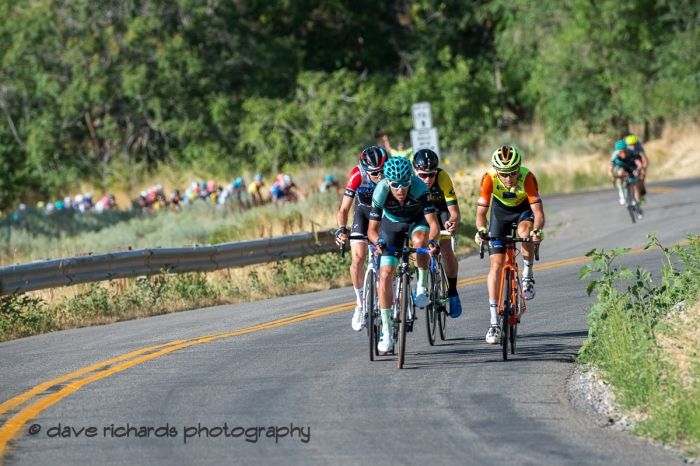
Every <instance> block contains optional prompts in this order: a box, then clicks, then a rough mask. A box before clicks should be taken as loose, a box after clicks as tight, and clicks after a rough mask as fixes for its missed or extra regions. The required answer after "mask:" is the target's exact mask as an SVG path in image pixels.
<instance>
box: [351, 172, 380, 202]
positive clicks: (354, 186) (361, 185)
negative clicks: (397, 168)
mask: <svg viewBox="0 0 700 466" xmlns="http://www.w3.org/2000/svg"><path fill="white" fill-rule="evenodd" d="M376 186H377V185H376V184H374V183H373V182H372V179H371V178H370V177H369V174H368V173H367V171H365V170H364V169H363V168H362V167H361V166H360V165H358V166H356V167H355V168H353V169H352V171H351V172H350V175H349V176H348V182H347V184H346V185H345V195H346V196H348V197H354V198H355V203H356V205H361V206H365V207H372V194H374V188H375V187H376ZM355 196H357V197H355Z"/></svg>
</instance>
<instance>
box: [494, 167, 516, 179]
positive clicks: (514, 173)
mask: <svg viewBox="0 0 700 466" xmlns="http://www.w3.org/2000/svg"><path fill="white" fill-rule="evenodd" d="M518 173H520V169H519V168H518V169H517V170H514V171H512V172H498V176H502V177H503V178H509V177H511V176H515V175H517V174H518Z"/></svg>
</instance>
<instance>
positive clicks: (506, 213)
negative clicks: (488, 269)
mask: <svg viewBox="0 0 700 466" xmlns="http://www.w3.org/2000/svg"><path fill="white" fill-rule="evenodd" d="M534 221H535V214H533V213H532V210H531V209H530V203H529V202H523V203H522V204H521V205H520V206H518V207H517V208H516V209H514V210H507V209H505V208H504V207H502V206H500V205H498V204H497V203H493V205H492V206H491V219H490V221H489V236H494V237H498V238H505V237H506V236H509V235H510V234H511V233H512V232H513V224H514V223H515V224H516V225H520V222H534ZM505 253H506V245H505V243H503V242H502V241H489V254H505Z"/></svg>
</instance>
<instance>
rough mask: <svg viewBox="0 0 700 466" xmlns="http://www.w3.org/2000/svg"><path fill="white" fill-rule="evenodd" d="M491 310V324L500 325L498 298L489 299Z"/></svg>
mask: <svg viewBox="0 0 700 466" xmlns="http://www.w3.org/2000/svg"><path fill="white" fill-rule="evenodd" d="M489 310H490V311H491V325H498V300H497V299H489Z"/></svg>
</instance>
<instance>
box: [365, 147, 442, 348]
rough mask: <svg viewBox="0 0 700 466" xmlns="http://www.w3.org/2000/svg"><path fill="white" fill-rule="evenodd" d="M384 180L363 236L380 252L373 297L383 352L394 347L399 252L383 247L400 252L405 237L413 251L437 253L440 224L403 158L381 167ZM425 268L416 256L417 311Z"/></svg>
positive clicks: (424, 291) (422, 301)
mask: <svg viewBox="0 0 700 466" xmlns="http://www.w3.org/2000/svg"><path fill="white" fill-rule="evenodd" d="M384 178H385V181H384V182H383V183H379V184H378V185H377V187H376V189H375V190H374V194H373V195H372V210H371V211H370V214H369V215H370V222H369V229H368V230H367V236H368V238H369V240H370V241H371V242H372V243H374V245H375V246H376V247H377V249H378V250H379V252H381V259H380V262H379V266H380V267H379V289H378V290H377V291H378V292H377V295H378V296H379V307H380V309H381V314H382V335H381V338H380V340H379V345H378V346H377V349H378V350H379V351H382V352H387V351H390V350H391V348H392V346H393V345H394V341H393V339H394V338H393V335H392V328H391V304H392V301H393V293H392V283H393V282H394V277H395V276H396V266H397V265H398V263H399V260H398V257H400V256H401V253H400V252H388V251H387V247H394V248H403V245H404V237H405V235H406V233H408V235H409V236H410V238H411V241H412V243H413V247H415V248H425V247H428V248H429V249H430V250H431V253H434V252H437V251H439V245H438V240H439V239H440V224H439V223H438V219H437V213H436V210H435V206H434V205H433V201H432V200H431V198H430V189H429V188H428V186H427V185H426V184H425V183H423V181H422V180H421V179H420V178H418V177H417V176H415V175H414V174H413V170H412V169H411V162H409V161H408V160H407V159H405V158H403V157H393V158H390V159H389V160H387V162H386V163H385V164H384ZM380 230H381V231H380ZM428 265H429V258H428V257H427V256H426V255H424V254H418V255H417V257H416V266H417V267H418V286H417V287H416V299H415V305H416V306H417V307H425V306H426V305H427V304H428Z"/></svg>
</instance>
